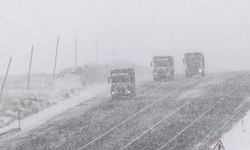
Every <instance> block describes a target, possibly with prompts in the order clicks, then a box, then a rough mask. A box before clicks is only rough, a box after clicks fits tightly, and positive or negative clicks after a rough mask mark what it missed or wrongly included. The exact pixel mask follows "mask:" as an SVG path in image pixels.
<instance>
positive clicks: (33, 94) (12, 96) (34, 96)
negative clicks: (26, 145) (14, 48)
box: [0, 63, 150, 128]
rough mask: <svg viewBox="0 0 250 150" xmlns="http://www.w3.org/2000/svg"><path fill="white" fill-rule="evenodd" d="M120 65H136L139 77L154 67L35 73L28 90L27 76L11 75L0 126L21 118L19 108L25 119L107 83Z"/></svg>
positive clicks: (3, 103) (145, 74)
mask: <svg viewBox="0 0 250 150" xmlns="http://www.w3.org/2000/svg"><path fill="white" fill-rule="evenodd" d="M117 67H135V68H136V72H137V76H138V77H137V78H138V80H144V79H145V78H148V77H149V75H150V74H149V73H150V70H148V69H146V68H144V67H140V66H134V65H132V64H126V63H120V64H119V65H103V66H95V65H86V66H83V67H79V68H67V69H65V70H63V71H62V72H60V73H59V74H58V75H57V76H56V78H55V79H54V78H53V77H52V76H51V75H46V74H43V75H32V77H31V86H30V90H27V89H26V84H27V83H26V82H27V77H26V76H21V75H19V76H17V75H16V76H11V77H9V78H8V81H7V84H6V88H5V92H4V95H3V97H2V98H1V101H0V103H1V105H0V127H1V128H2V127H4V126H6V125H8V124H10V123H12V122H13V121H15V120H17V114H18V111H19V110H20V111H21V117H22V118H25V117H27V116H30V115H32V114H35V113H38V112H39V111H41V110H44V109H46V108H49V107H52V106H53V105H55V104H57V103H58V102H59V101H62V100H67V99H69V100H70V98H72V97H74V96H77V95H79V94H80V93H81V91H83V92H84V91H85V90H84V89H87V88H88V87H92V86H96V85H105V84H106V85H107V84H108V83H107V78H108V76H109V71H110V70H111V69H113V68H117ZM139 76H140V77H139ZM143 77H144V78H143Z"/></svg>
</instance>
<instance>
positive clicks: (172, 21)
mask: <svg viewBox="0 0 250 150" xmlns="http://www.w3.org/2000/svg"><path fill="white" fill-rule="evenodd" d="M249 8H250V1H249V0H0V74H3V73H4V71H5V69H6V64H7V61H8V58H9V56H10V55H13V57H14V59H15V61H14V62H13V67H12V70H11V72H12V73H14V72H26V71H27V69H28V63H29V60H28V58H29V56H28V55H29V51H30V48H31V45H32V44H34V46H35V53H34V57H35V58H34V59H35V60H34V65H33V72H40V71H41V72H52V69H53V58H54V53H55V44H56V38H57V36H58V35H59V36H60V37H61V45H60V51H59V59H58V65H59V66H58V70H61V69H62V68H64V67H68V66H73V64H74V39H75V38H77V39H78V43H79V45H78V47H79V55H78V57H79V58H78V59H79V64H85V63H88V62H93V63H94V62H95V45H96V41H97V40H99V43H100V44H99V47H100V49H99V52H100V53H99V62H100V63H107V62H112V61H114V60H115V59H123V60H128V61H131V62H134V63H137V64H142V65H144V66H149V64H150V61H151V59H152V56H154V55H173V56H174V57H175V64H176V70H177V72H183V65H182V58H183V54H184V53H185V52H190V51H201V52H203V53H204V54H205V56H206V61H207V64H206V65H207V70H208V71H212V72H214V71H232V70H250V65H249V64H250V17H249V14H250V10H249Z"/></svg>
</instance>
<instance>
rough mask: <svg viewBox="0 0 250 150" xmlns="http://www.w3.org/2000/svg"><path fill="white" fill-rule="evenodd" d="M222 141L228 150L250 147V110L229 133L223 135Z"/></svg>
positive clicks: (247, 148) (245, 149)
mask: <svg viewBox="0 0 250 150" xmlns="http://www.w3.org/2000/svg"><path fill="white" fill-rule="evenodd" d="M249 100H250V99H249ZM243 115H244V114H243ZM221 141H222V142H223V144H224V147H225V148H226V150H249V149H250V142H249V141H250V111H249V112H248V113H247V114H246V115H245V116H244V117H243V118H242V119H241V120H240V121H239V122H238V123H237V124H235V125H234V126H233V128H232V129H231V130H230V131H229V132H228V133H226V134H224V135H223V137H222V139H221Z"/></svg>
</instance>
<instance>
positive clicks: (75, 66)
mask: <svg viewBox="0 0 250 150" xmlns="http://www.w3.org/2000/svg"><path fill="white" fill-rule="evenodd" d="M75 68H77V39H75Z"/></svg>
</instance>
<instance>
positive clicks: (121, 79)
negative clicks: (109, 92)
mask: <svg viewBox="0 0 250 150" xmlns="http://www.w3.org/2000/svg"><path fill="white" fill-rule="evenodd" d="M111 81H112V83H120V82H129V77H128V76H127V75H115V76H112V77H111Z"/></svg>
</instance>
